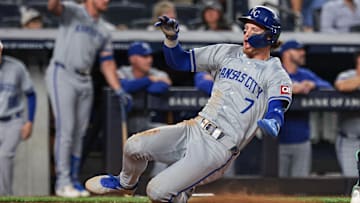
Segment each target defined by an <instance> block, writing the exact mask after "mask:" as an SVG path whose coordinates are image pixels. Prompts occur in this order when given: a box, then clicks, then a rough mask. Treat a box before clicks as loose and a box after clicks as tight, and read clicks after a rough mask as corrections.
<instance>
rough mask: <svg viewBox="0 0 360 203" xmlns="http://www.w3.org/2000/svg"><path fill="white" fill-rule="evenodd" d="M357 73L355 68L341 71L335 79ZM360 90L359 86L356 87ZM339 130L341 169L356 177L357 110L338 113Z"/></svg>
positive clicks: (359, 142) (359, 130)
mask: <svg viewBox="0 0 360 203" xmlns="http://www.w3.org/2000/svg"><path fill="white" fill-rule="evenodd" d="M356 75H357V73H356V70H355V69H352V70H347V71H344V72H341V73H340V74H339V75H338V77H337V78H336V81H338V80H346V79H350V78H353V77H355V76H356ZM358 90H360V88H358ZM338 116H339V117H338V121H339V131H340V132H341V135H342V136H341V135H339V136H337V138H336V145H335V148H336V155H337V158H338V161H339V164H340V166H341V170H342V173H343V175H344V176H346V177H357V176H358V171H357V165H356V164H357V163H356V159H355V153H356V151H357V150H359V146H360V125H359V124H360V116H359V112H352V111H347V112H340V113H338Z"/></svg>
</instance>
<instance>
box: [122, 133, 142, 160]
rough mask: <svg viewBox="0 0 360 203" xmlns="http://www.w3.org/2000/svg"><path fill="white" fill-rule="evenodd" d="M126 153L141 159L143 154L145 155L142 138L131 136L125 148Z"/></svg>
mask: <svg viewBox="0 0 360 203" xmlns="http://www.w3.org/2000/svg"><path fill="white" fill-rule="evenodd" d="M124 153H125V155H127V156H129V157H132V158H136V159H139V158H140V157H141V156H143V154H144V153H143V148H142V147H141V140H140V139H139V138H137V136H132V137H130V138H129V139H128V140H127V142H126V144H125V148H124Z"/></svg>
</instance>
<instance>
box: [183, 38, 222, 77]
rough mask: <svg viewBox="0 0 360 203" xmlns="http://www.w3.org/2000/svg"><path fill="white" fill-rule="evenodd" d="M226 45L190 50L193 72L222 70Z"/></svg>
mask: <svg viewBox="0 0 360 203" xmlns="http://www.w3.org/2000/svg"><path fill="white" fill-rule="evenodd" d="M223 46H225V45H221V44H216V45H209V46H205V47H201V48H194V49H191V50H190V58H191V71H192V72H201V71H213V70H217V69H219V68H220V64H221V61H222V60H223V58H224V56H225V54H226V49H224V47H223Z"/></svg>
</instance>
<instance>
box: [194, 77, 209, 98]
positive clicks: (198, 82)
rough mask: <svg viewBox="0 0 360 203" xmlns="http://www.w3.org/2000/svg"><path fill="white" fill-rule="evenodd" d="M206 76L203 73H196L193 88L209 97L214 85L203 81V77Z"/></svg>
mask: <svg viewBox="0 0 360 203" xmlns="http://www.w3.org/2000/svg"><path fill="white" fill-rule="evenodd" d="M205 74H207V73H205V72H198V73H196V75H195V81H194V82H195V87H196V88H197V89H198V90H201V91H203V92H205V93H206V94H207V95H209V96H210V95H211V90H212V87H213V85H214V81H211V80H205V79H204V75H205Z"/></svg>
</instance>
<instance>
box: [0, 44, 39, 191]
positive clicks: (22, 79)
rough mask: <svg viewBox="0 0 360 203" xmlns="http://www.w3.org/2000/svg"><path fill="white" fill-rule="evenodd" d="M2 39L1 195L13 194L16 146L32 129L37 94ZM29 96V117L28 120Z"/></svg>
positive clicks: (0, 65)
mask: <svg viewBox="0 0 360 203" xmlns="http://www.w3.org/2000/svg"><path fill="white" fill-rule="evenodd" d="M2 50H3V45H2V43H1V41H0V132H1V133H0V196H3V195H4V196H5V195H12V181H13V170H14V158H15V152H16V148H17V146H18V145H19V143H20V141H21V139H22V140H27V139H28V138H29V137H30V135H31V132H32V128H33V122H34V118H35V110H36V94H35V91H34V87H33V83H32V81H31V78H30V75H29V73H28V71H27V70H26V67H25V65H24V64H23V63H22V62H21V61H19V60H18V59H15V58H13V57H10V56H2ZM24 95H25V96H26V99H27V108H28V117H27V119H26V121H25V120H24V119H25V118H24V102H23V97H24Z"/></svg>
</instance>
